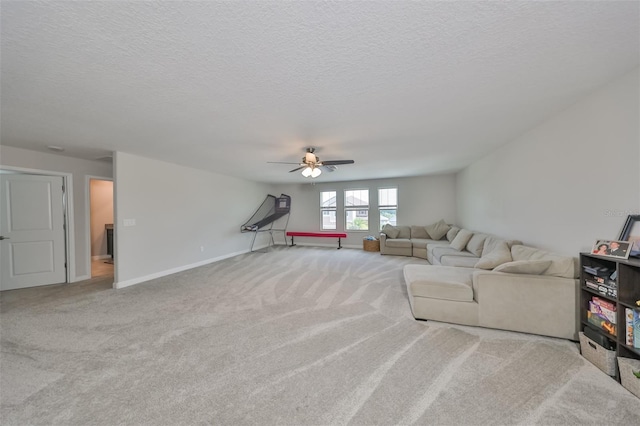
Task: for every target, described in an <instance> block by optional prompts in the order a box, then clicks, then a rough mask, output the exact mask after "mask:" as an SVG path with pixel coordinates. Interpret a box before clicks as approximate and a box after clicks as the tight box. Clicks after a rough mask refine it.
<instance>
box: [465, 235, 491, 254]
mask: <svg viewBox="0 0 640 426" xmlns="http://www.w3.org/2000/svg"><path fill="white" fill-rule="evenodd" d="M487 237H488V235H487V234H473V236H472V237H471V239H470V240H469V242H468V243H467V250H468V251H470V252H471V253H473V254H475V255H476V256H478V257H480V256H482V248H483V247H484V241H485V240H486V239H487Z"/></svg>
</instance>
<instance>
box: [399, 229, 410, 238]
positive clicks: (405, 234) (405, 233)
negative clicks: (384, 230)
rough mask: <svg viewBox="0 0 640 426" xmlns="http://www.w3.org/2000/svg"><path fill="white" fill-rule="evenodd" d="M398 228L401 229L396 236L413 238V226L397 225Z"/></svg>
mask: <svg viewBox="0 0 640 426" xmlns="http://www.w3.org/2000/svg"><path fill="white" fill-rule="evenodd" d="M396 229H397V230H398V231H400V233H399V234H398V236H397V237H396V238H406V239H409V238H411V227H409V226H396Z"/></svg>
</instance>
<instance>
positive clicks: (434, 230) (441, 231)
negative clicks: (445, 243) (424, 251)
mask: <svg viewBox="0 0 640 426" xmlns="http://www.w3.org/2000/svg"><path fill="white" fill-rule="evenodd" d="M424 228H425V229H426V230H427V232H428V233H429V235H430V236H431V238H433V239H434V240H441V239H442V237H444V236H445V235H447V232H448V231H449V229H451V227H450V226H449V225H447V223H446V222H445V221H444V220H442V219H441V220H439V221H438V222H436V223H434V224H432V225H429V226H425V227H424Z"/></svg>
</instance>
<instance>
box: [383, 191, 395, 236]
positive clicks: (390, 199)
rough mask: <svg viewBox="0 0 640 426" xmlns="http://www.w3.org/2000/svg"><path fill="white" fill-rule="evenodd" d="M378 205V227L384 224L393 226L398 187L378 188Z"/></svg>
mask: <svg viewBox="0 0 640 426" xmlns="http://www.w3.org/2000/svg"><path fill="white" fill-rule="evenodd" d="M378 207H379V209H380V229H382V227H383V226H385V225H386V224H389V225H394V226H395V225H396V223H397V221H396V218H397V214H398V188H380V189H378Z"/></svg>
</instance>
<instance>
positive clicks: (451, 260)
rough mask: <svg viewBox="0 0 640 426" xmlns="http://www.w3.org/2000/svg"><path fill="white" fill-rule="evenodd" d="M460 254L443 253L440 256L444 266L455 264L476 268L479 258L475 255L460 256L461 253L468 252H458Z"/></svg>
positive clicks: (460, 266)
mask: <svg viewBox="0 0 640 426" xmlns="http://www.w3.org/2000/svg"><path fill="white" fill-rule="evenodd" d="M456 253H457V254H458V256H451V255H446V254H445V255H442V256H440V264H441V265H442V266H455V267H457V268H475V266H476V263H478V258H477V257H475V256H459V254H460V253H467V252H464V251H462V252H456Z"/></svg>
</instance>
